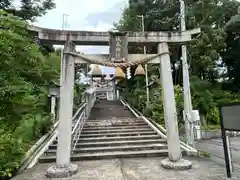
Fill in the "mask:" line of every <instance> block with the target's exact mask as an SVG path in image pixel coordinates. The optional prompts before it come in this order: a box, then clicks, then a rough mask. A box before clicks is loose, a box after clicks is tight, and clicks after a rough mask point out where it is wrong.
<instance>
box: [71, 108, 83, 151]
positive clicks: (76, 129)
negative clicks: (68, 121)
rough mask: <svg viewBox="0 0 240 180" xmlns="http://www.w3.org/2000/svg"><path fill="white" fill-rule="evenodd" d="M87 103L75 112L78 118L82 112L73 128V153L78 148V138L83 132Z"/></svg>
mask: <svg viewBox="0 0 240 180" xmlns="http://www.w3.org/2000/svg"><path fill="white" fill-rule="evenodd" d="M86 105H87V103H84V104H83V105H82V106H81V107H80V108H79V110H78V111H77V112H76V114H75V118H76V117H77V115H79V114H80V113H81V114H80V115H79V117H78V119H77V121H76V124H75V125H74V128H73V130H72V150H71V153H73V152H74V150H75V148H76V145H77V142H78V138H79V136H80V134H81V131H82V128H83V125H84V123H85V121H86V111H85V108H86Z"/></svg>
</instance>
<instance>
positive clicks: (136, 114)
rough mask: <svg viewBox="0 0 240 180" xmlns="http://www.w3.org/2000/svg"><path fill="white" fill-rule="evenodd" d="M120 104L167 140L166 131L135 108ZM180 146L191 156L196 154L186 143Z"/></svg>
mask: <svg viewBox="0 0 240 180" xmlns="http://www.w3.org/2000/svg"><path fill="white" fill-rule="evenodd" d="M121 102H122V103H123V105H125V106H127V107H128V108H129V109H130V110H131V111H132V113H134V114H135V116H136V117H140V118H142V119H143V120H144V121H145V122H147V123H148V124H149V125H150V126H151V125H152V128H153V129H155V128H157V129H158V130H157V131H158V133H159V135H160V136H161V137H162V138H164V139H167V136H166V129H165V128H164V127H163V126H161V125H160V124H158V123H156V122H155V121H153V120H151V119H149V118H146V117H145V116H144V115H143V114H142V113H141V112H139V111H138V110H137V109H135V108H132V107H131V106H130V105H129V104H128V103H127V102H126V101H125V102H124V101H122V100H121ZM180 145H181V148H183V149H184V150H185V151H187V152H188V153H192V154H196V153H197V150H196V149H194V148H193V147H191V146H189V145H187V144H186V143H184V142H182V141H180Z"/></svg>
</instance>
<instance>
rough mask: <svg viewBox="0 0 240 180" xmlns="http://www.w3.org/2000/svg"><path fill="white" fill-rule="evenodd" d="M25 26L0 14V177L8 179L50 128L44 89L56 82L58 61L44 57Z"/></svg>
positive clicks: (13, 17)
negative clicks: (28, 151)
mask: <svg viewBox="0 0 240 180" xmlns="http://www.w3.org/2000/svg"><path fill="white" fill-rule="evenodd" d="M26 25H27V24H26V23H25V22H23V21H21V20H19V18H17V17H15V16H13V15H9V14H7V13H5V12H3V11H0V26H1V27H3V28H2V29H0V57H1V64H0V79H1V84H0V102H1V103H0V109H1V111H0V176H8V177H11V176H12V173H14V171H15V170H17V169H18V167H19V164H20V160H21V158H22V157H23V155H24V154H25V153H26V151H27V150H28V148H29V147H30V145H32V144H33V143H34V142H35V141H36V140H37V139H38V138H39V137H41V136H42V135H43V134H45V133H46V132H48V130H49V128H51V124H52V121H51V117H50V115H49V110H48V108H47V103H48V101H47V100H48V97H47V94H48V90H47V89H48V85H49V84H50V82H52V81H58V79H59V67H60V61H59V60H60V59H59V57H58V56H57V55H55V54H54V53H51V54H48V55H46V56H44V55H43V54H42V52H41V50H40V47H39V46H38V45H36V44H35V43H34V42H33V40H32V39H31V38H30V37H29V35H28V32H27V29H26Z"/></svg>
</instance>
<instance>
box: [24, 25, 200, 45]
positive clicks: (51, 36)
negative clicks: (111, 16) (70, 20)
mask: <svg viewBox="0 0 240 180" xmlns="http://www.w3.org/2000/svg"><path fill="white" fill-rule="evenodd" d="M28 29H29V31H33V32H35V33H38V38H39V39H40V40H41V41H43V42H46V43H49V44H64V43H65V42H66V41H72V42H74V43H75V44H76V45H109V32H95V31H71V30H56V29H47V28H41V27H36V26H29V27H28ZM200 31H201V30H200V28H196V29H192V30H188V31H184V32H144V33H143V32H128V35H127V36H128V38H127V41H128V43H129V44H132V43H160V42H167V43H183V42H188V41H191V39H192V38H191V36H192V35H194V34H198V33H200Z"/></svg>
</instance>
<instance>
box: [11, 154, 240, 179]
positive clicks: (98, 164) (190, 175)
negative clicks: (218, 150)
mask: <svg viewBox="0 0 240 180" xmlns="http://www.w3.org/2000/svg"><path fill="white" fill-rule="evenodd" d="M185 159H188V160H191V161H192V163H193V168H192V169H190V170H186V171H175V170H166V169H164V168H162V167H161V165H160V162H161V160H162V158H160V157H157V158H156V157H155V158H129V159H110V160H96V161H81V162H76V163H77V164H78V166H79V173H78V174H76V175H74V176H72V177H69V178H63V179H59V180H227V178H226V174H225V169H224V167H222V166H220V165H218V164H216V163H215V162H212V161H210V160H207V159H203V158H199V157H185ZM50 165H51V164H38V165H36V167H34V168H32V169H29V170H27V171H25V172H23V173H22V174H20V175H18V176H16V177H14V178H13V180H23V179H24V180H48V179H47V178H46V177H45V173H46V169H47V168H48V167H49V166H50ZM236 172H237V171H236ZM231 179H233V180H239V179H240V171H238V174H234V175H233V178H231ZM56 180H57V179H56Z"/></svg>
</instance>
